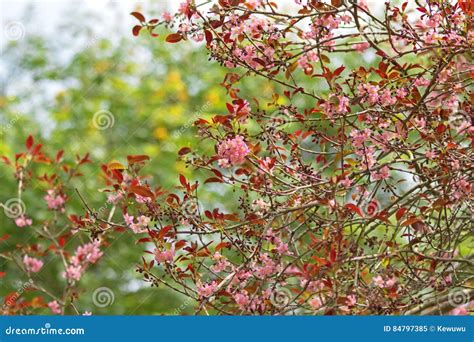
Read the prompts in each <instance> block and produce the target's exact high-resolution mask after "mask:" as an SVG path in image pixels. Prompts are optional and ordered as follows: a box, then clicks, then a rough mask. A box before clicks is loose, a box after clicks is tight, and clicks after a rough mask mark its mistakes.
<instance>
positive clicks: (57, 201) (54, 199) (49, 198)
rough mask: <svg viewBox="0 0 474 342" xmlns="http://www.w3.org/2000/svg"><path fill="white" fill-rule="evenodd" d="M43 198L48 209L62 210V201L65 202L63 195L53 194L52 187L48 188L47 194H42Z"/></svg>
mask: <svg viewBox="0 0 474 342" xmlns="http://www.w3.org/2000/svg"><path fill="white" fill-rule="evenodd" d="M44 200H45V201H46V203H47V204H48V209H51V210H60V211H61V212H64V203H66V197H65V196H64V195H61V194H59V195H55V191H54V189H49V190H48V193H47V195H46V196H44Z"/></svg>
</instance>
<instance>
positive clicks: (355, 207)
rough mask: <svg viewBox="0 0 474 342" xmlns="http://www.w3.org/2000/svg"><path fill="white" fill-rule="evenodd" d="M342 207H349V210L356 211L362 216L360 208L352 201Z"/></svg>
mask: <svg viewBox="0 0 474 342" xmlns="http://www.w3.org/2000/svg"><path fill="white" fill-rule="evenodd" d="M344 208H347V209H349V210H350V211H352V212H354V213H356V214H357V215H359V216H360V217H363V216H364V215H363V214H362V211H361V210H360V208H359V207H358V206H356V205H355V204H354V203H347V204H346V205H345V206H344Z"/></svg>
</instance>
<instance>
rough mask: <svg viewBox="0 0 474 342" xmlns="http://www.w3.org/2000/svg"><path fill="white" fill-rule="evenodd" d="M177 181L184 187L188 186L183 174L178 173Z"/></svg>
mask: <svg viewBox="0 0 474 342" xmlns="http://www.w3.org/2000/svg"><path fill="white" fill-rule="evenodd" d="M179 182H180V183H181V185H182V186H184V187H185V188H186V187H187V186H188V182H187V181H186V177H184V176H183V175H179Z"/></svg>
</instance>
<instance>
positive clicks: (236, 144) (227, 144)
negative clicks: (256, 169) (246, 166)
mask: <svg viewBox="0 0 474 342" xmlns="http://www.w3.org/2000/svg"><path fill="white" fill-rule="evenodd" d="M217 151H218V152H217V154H218V156H219V157H220V158H221V160H220V161H219V165H220V166H221V167H230V166H231V165H239V164H242V163H243V162H244V161H245V157H246V156H247V155H248V154H249V153H250V149H249V148H248V146H247V144H246V143H245V141H244V138H243V137H242V136H240V135H237V136H236V137H235V138H232V139H227V140H224V141H223V142H221V143H220V144H219V146H218V147H217Z"/></svg>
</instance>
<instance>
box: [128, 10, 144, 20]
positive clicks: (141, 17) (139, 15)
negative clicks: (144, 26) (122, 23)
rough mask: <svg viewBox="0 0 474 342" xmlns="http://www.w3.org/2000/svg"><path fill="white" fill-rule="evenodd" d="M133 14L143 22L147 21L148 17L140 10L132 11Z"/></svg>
mask: <svg viewBox="0 0 474 342" xmlns="http://www.w3.org/2000/svg"><path fill="white" fill-rule="evenodd" d="M130 14H131V15H133V16H134V17H135V18H137V19H138V20H140V21H142V22H145V21H146V19H145V17H144V16H143V14H141V13H139V12H132V13H130Z"/></svg>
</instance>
